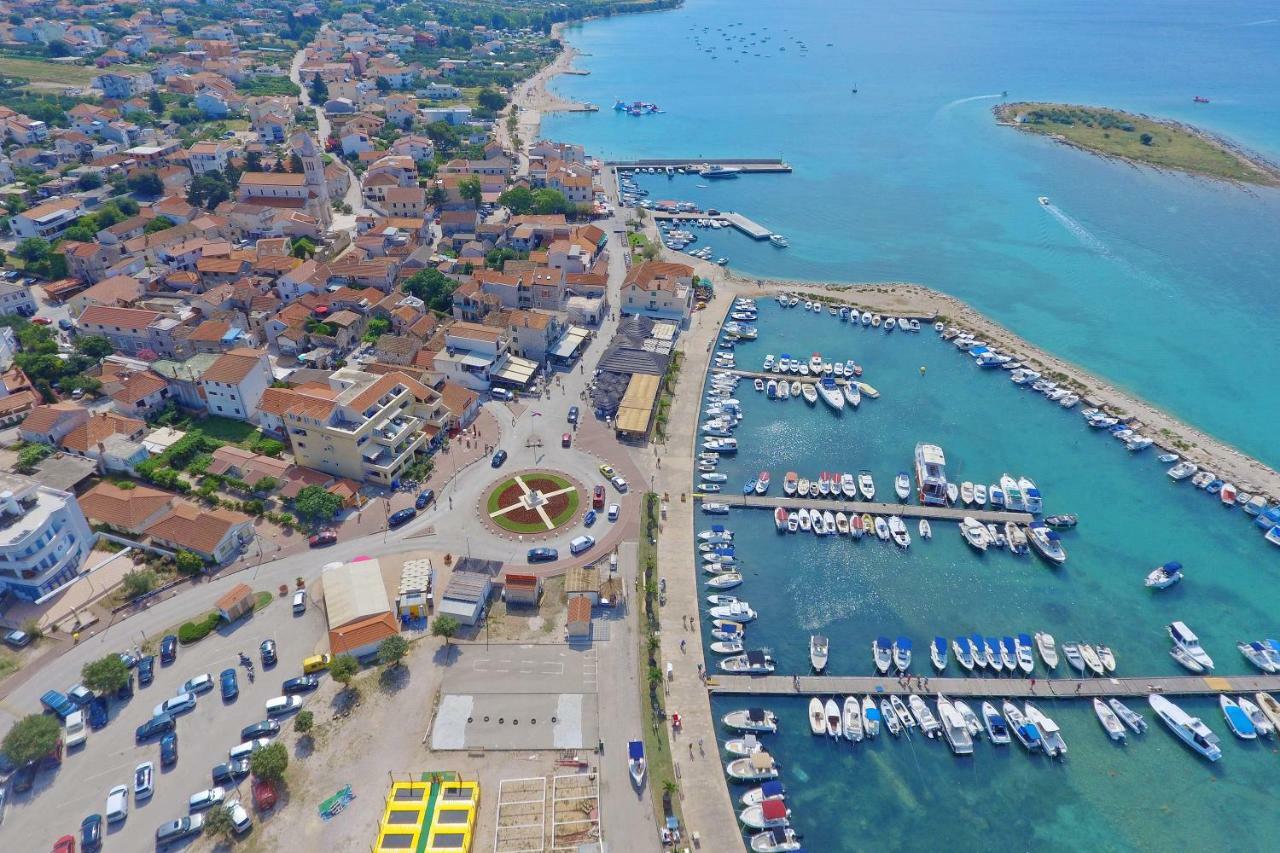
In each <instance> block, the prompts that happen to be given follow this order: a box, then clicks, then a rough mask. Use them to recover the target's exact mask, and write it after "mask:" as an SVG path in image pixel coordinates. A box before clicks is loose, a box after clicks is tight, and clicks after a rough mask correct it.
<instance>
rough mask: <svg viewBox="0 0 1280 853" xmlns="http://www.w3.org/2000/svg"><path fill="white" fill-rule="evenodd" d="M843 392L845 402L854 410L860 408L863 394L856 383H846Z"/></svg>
mask: <svg viewBox="0 0 1280 853" xmlns="http://www.w3.org/2000/svg"><path fill="white" fill-rule="evenodd" d="M841 392H842V393H843V394H844V401H845V402H846V403H848V404H849V405H850V406H852V407H853V408H855V409H856V408H858V406H859V404H861V403H862V392H861V391H859V390H858V384H857V383H856V382H846V383H845V385H844V388H842V389H841Z"/></svg>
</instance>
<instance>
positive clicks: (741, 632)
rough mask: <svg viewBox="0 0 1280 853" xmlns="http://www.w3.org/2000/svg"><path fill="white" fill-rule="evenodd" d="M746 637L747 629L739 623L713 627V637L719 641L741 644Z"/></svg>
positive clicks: (725, 623) (726, 623) (724, 623)
mask: <svg viewBox="0 0 1280 853" xmlns="http://www.w3.org/2000/svg"><path fill="white" fill-rule="evenodd" d="M746 635H747V632H746V629H745V628H743V627H742V626H741V625H739V624H738V623H737V622H721V623H720V624H719V625H713V626H712V627H711V636H713V637H715V638H716V639H717V640H724V641H726V642H730V643H733V642H738V643H740V642H742V639H743V637H745V636H746Z"/></svg>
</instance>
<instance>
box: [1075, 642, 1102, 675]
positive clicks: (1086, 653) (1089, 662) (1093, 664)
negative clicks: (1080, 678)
mask: <svg viewBox="0 0 1280 853" xmlns="http://www.w3.org/2000/svg"><path fill="white" fill-rule="evenodd" d="M1080 657H1082V658H1084V665H1085V666H1087V667H1089V670H1090V671H1091V672H1092V673H1093V674H1094V675H1106V673H1107V670H1106V668H1105V667H1103V665H1102V659H1101V658H1100V657H1098V652H1097V650H1096V649H1094V647H1093V646H1091V645H1089V644H1088V643H1081V644H1080Z"/></svg>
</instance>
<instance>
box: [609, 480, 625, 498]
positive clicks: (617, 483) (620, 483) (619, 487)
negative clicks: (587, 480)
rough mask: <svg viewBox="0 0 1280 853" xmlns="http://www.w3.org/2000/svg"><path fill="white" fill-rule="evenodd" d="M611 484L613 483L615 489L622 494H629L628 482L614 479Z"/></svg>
mask: <svg viewBox="0 0 1280 853" xmlns="http://www.w3.org/2000/svg"><path fill="white" fill-rule="evenodd" d="M609 482H610V483H613V487H614V488H615V489H617V490H618V491H619V492H620V493H621V494H624V495H625V494H626V493H627V489H628V488H629V487H628V486H627V481H626V480H624V479H622V478H621V477H614V478H613V479H612V480H610V481H609Z"/></svg>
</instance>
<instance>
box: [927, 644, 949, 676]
mask: <svg viewBox="0 0 1280 853" xmlns="http://www.w3.org/2000/svg"><path fill="white" fill-rule="evenodd" d="M929 660H930V661H932V662H933V668H934V669H936V670H938V672H942V671H943V670H944V669H946V668H947V638H946V637H934V638H933V642H932V643H931V644H930V645H929Z"/></svg>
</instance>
